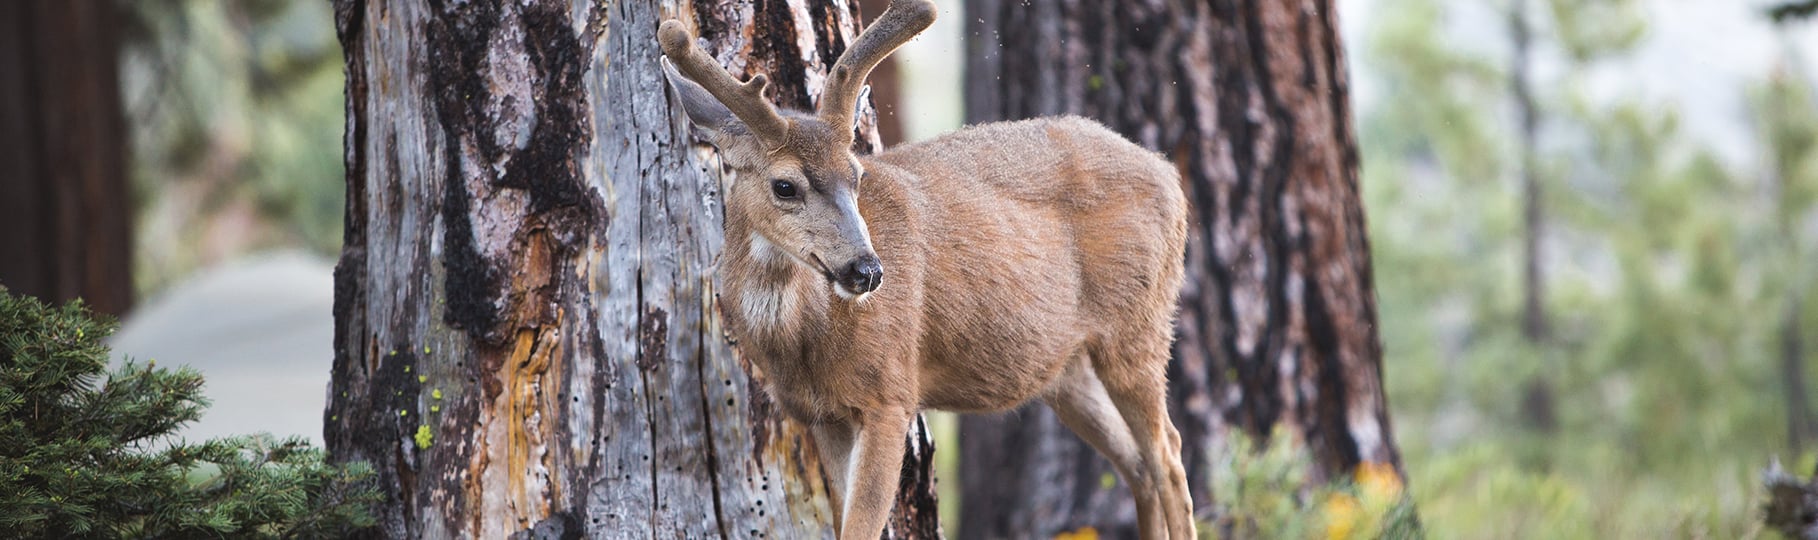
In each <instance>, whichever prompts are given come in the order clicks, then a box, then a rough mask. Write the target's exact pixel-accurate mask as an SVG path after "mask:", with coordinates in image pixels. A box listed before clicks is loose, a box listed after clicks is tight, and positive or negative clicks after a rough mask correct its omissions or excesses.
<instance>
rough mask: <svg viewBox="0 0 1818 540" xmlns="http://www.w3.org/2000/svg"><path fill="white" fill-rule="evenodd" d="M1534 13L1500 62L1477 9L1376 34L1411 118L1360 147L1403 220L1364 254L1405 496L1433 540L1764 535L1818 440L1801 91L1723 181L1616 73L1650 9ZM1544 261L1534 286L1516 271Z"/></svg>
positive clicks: (1389, 222) (1553, 2)
mask: <svg viewBox="0 0 1818 540" xmlns="http://www.w3.org/2000/svg"><path fill="white" fill-rule="evenodd" d="M1527 3H1528V4H1532V5H1530V6H1528V7H1527V8H1526V9H1528V18H1527V20H1526V24H1525V25H1524V24H1522V23H1515V24H1511V25H1510V35H1509V36H1507V39H1508V41H1509V43H1510V44H1509V46H1507V47H1506V48H1500V50H1501V51H1505V52H1502V53H1501V54H1499V53H1498V49H1499V48H1498V47H1483V48H1474V47H1469V46H1467V47H1461V46H1459V41H1458V40H1457V39H1456V36H1455V35H1454V34H1452V33H1449V31H1448V28H1455V27H1456V26H1457V25H1458V21H1460V20H1461V19H1462V20H1468V19H1470V18H1471V17H1473V16H1482V13H1473V11H1474V10H1480V9H1484V8H1483V7H1481V6H1464V5H1460V4H1453V3H1445V2H1433V1H1431V0H1393V1H1389V2H1385V6H1384V7H1385V8H1387V9H1389V11H1391V12H1394V13H1396V14H1397V16H1395V17H1379V18H1378V19H1377V21H1378V23H1377V24H1376V26H1375V27H1374V28H1373V29H1372V30H1371V32H1370V34H1369V35H1368V37H1366V38H1365V39H1366V40H1367V42H1368V45H1366V46H1367V47H1368V48H1369V49H1368V50H1369V51H1370V52H1369V54H1368V60H1367V61H1368V62H1369V63H1370V64H1371V65H1373V66H1376V67H1378V68H1379V69H1378V70H1377V71H1375V74H1376V75H1377V76H1378V77H1380V79H1379V80H1380V82H1381V84H1383V85H1384V87H1385V88H1384V92H1385V93H1387V94H1390V95H1407V96H1419V99H1389V100H1383V101H1381V102H1379V103H1378V104H1377V106H1376V107H1374V108H1373V109H1366V110H1370V113H1369V114H1367V115H1366V116H1365V118H1364V119H1363V128H1362V131H1363V133H1362V135H1361V136H1360V139H1361V140H1362V142H1363V147H1364V151H1365V160H1364V161H1365V163H1366V166H1365V167H1364V170H1365V182H1364V184H1365V186H1366V190H1367V193H1368V200H1369V203H1370V206H1371V207H1372V208H1375V209H1392V210H1385V211H1378V212H1374V213H1372V217H1373V218H1375V219H1374V220H1373V221H1372V222H1371V225H1372V231H1371V232H1372V237H1373V238H1374V239H1375V240H1376V241H1377V242H1376V244H1375V246H1376V253H1377V262H1378V264H1379V265H1380V266H1379V267H1380V268H1381V271H1380V273H1379V274H1378V275H1379V276H1380V277H1381V279H1380V280H1379V284H1380V287H1381V290H1380V291H1381V298H1382V306H1383V313H1384V315H1383V320H1384V329H1383V332H1384V336H1385V341H1386V342H1387V343H1386V344H1385V347H1386V348H1387V349H1388V350H1389V351H1391V352H1390V355H1391V357H1392V358H1395V359H1396V360H1395V361H1393V362H1390V363H1389V364H1390V367H1389V371H1390V373H1391V376H1390V377H1389V381H1390V382H1389V387H1390V392H1389V393H1390V395H1391V396H1392V398H1393V399H1394V401H1393V403H1394V405H1395V412H1396V414H1397V415H1398V417H1399V419H1400V420H1402V421H1401V422H1398V424H1399V425H1400V426H1402V427H1403V430H1402V432H1403V436H1404V446H1403V448H1404V449H1406V451H1407V460H1408V462H1409V463H1413V464H1417V465H1413V466H1411V467H1410V474H1411V476H1412V483H1411V486H1410V489H1411V490H1412V492H1413V493H1414V494H1415V496H1416V498H1417V499H1418V500H1419V503H1420V504H1419V506H1420V507H1421V508H1422V510H1423V515H1424V516H1427V517H1428V518H1430V519H1429V524H1430V525H1431V526H1432V529H1433V530H1435V531H1465V532H1472V533H1473V534H1474V535H1476V536H1481V537H1509V536H1514V537H1521V536H1528V535H1535V534H1543V533H1544V534H1545V535H1547V536H1554V537H1661V536H1688V535H1689V536H1717V537H1738V536H1745V535H1748V534H1758V532H1755V533H1751V531H1756V530H1757V529H1755V527H1756V525H1755V524H1754V518H1755V512H1754V505H1755V504H1756V502H1757V501H1758V496H1759V492H1758V488H1757V487H1756V486H1755V483H1754V478H1755V472H1756V471H1757V470H1758V469H1759V467H1760V466H1762V464H1763V463H1765V457H1764V456H1765V455H1767V454H1768V453H1770V452H1776V451H1784V450H1785V449H1788V448H1789V446H1788V445H1789V444H1790V448H1791V449H1793V450H1794V451H1795V452H1797V451H1798V450H1799V449H1800V448H1801V446H1800V445H1799V443H1798V441H1800V440H1802V439H1804V438H1806V437H1809V435H1807V433H1809V429H1810V428H1809V425H1810V420H1809V414H1810V413H1809V411H1808V410H1807V409H1808V407H1809V405H1808V404H1807V403H1806V401H1807V398H1806V397H1804V392H1805V391H1804V390H1803V388H1804V384H1803V381H1805V380H1808V379H1809V377H1810V376H1811V374H1810V373H1809V371H1808V370H1807V367H1806V366H1805V365H1804V363H1803V360H1802V358H1801V356H1800V355H1802V354H1804V353H1803V352H1802V351H1800V347H1799V346H1798V344H1799V343H1800V342H1801V340H1802V339H1804V336H1808V335H1810V334H1811V333H1812V330H1811V329H1812V327H1813V326H1812V324H1811V321H1810V320H1808V319H1807V318H1806V316H1805V315H1804V314H1803V312H1801V311H1800V310H1799V307H1798V306H1799V305H1800V301H1799V298H1800V296H1802V295H1803V294H1804V293H1803V291H1804V290H1807V289H1809V288H1810V284H1811V282H1812V281H1813V279H1814V273H1813V272H1811V271H1810V270H1809V268H1810V263H1811V259H1810V255H1809V253H1808V252H1809V249H1810V248H1809V247H1808V246H1810V245H1812V240H1811V237H1810V236H1808V235H1809V233H1810V231H1811V229H1812V226H1813V219H1814V214H1813V208H1812V205H1811V204H1809V202H1801V201H1800V200H1799V197H1798V196H1797V194H1798V193H1800V192H1801V191H1802V190H1809V189H1810V188H1809V187H1807V186H1809V184H1810V182H1811V178H1812V173H1811V171H1810V170H1809V169H1804V170H1800V169H1798V167H1803V166H1804V165H1802V164H1803V163H1804V162H1805V161H1808V160H1809V158H1807V157H1806V155H1808V154H1809V152H1810V147H1811V143H1810V140H1809V139H1810V135H1809V134H1801V133H1800V131H1801V128H1794V127H1792V126H1807V127H1806V128H1805V129H1809V126H1811V125H1812V124H1810V122H1811V120H1809V119H1808V117H1803V116H1802V115H1806V114H1810V113H1809V112H1808V111H1810V110H1811V100H1810V96H1809V95H1808V94H1806V91H1805V90H1804V89H1805V88H1808V87H1809V84H1810V83H1809V81H1808V80H1807V79H1805V78H1803V77H1799V76H1791V75H1782V76H1777V77H1775V78H1773V80H1772V81H1771V82H1769V83H1768V84H1767V85H1766V86H1765V87H1764V88H1763V89H1761V90H1757V91H1755V92H1754V93H1755V94H1756V97H1755V98H1754V99H1753V101H1754V103H1755V105H1754V107H1753V109H1754V111H1753V112H1752V113H1751V114H1750V115H1749V116H1750V117H1752V118H1753V119H1754V120H1753V121H1754V123H1755V124H1756V125H1757V126H1758V129H1757V130H1756V131H1757V132H1758V136H1759V144H1761V145H1762V147H1763V148H1764V150H1763V151H1762V152H1761V153H1760V154H1759V155H1756V156H1748V157H1749V158H1751V160H1750V161H1752V162H1750V161H1744V162H1742V163H1736V162H1733V161H1730V160H1725V159H1723V158H1722V157H1720V156H1718V155H1717V154H1716V152H1715V151H1714V150H1713V149H1711V148H1708V147H1707V146H1706V145H1707V144H1708V139H1707V138H1703V137H1699V136H1696V134H1693V135H1688V134H1687V133H1686V132H1685V131H1684V129H1682V128H1681V120H1680V116H1679V114H1678V112H1677V105H1676V104H1674V103H1671V102H1664V101H1658V100H1649V99H1646V98H1640V97H1636V96H1637V95H1638V94H1640V93H1639V92H1635V91H1634V90H1635V89H1636V86H1637V85H1638V84H1639V83H1638V82H1636V81H1626V80H1621V79H1612V78H1611V77H1610V76H1609V71H1608V70H1606V69H1604V66H1602V65H1600V64H1604V63H1611V62H1620V61H1623V60H1625V56H1626V55H1628V54H1629V53H1630V51H1632V50H1633V49H1634V48H1635V47H1636V46H1637V44H1638V42H1639V41H1640V40H1641V38H1642V37H1644V36H1647V35H1648V29H1647V22H1646V13H1645V10H1643V9H1642V8H1643V6H1644V5H1645V4H1643V3H1640V2H1620V3H1609V2H1576V1H1569V0H1550V1H1545V2H1527ZM1520 4H1521V2H1520V1H1519V0H1515V3H1505V4H1503V7H1502V8H1501V9H1502V10H1503V12H1504V13H1509V12H1510V11H1509V10H1511V9H1516V8H1515V7H1513V6H1519V5H1520ZM1467 24H1468V23H1467ZM1524 26H1525V27H1526V30H1527V32H1528V33H1529V34H1530V39H1531V40H1532V41H1531V42H1530V43H1529V44H1527V45H1523V44H1522V41H1523V40H1522V39H1521V38H1520V36H1519V34H1520V33H1521V29H1522V28H1523V27H1524ZM1476 35H1477V36H1479V37H1480V38H1485V39H1489V38H1488V37H1486V36H1483V34H1476ZM1481 42H1482V40H1478V41H1477V43H1481ZM1524 51H1526V52H1524ZM1523 54H1538V55H1545V56H1548V57H1551V58H1550V60H1548V61H1547V62H1546V64H1547V65H1548V66H1549V70H1548V71H1547V72H1545V73H1542V74H1538V75H1536V74H1534V73H1533V71H1535V70H1533V68H1532V66H1524V64H1523V62H1521V61H1520V60H1519V58H1521V57H1522V55H1523ZM1507 58H1515V59H1517V60H1512V61H1509V62H1507V63H1504V62H1503V61H1502V60H1499V59H1507ZM1499 64H1500V65H1507V66H1509V67H1508V68H1506V69H1505V68H1500V66H1499ZM1523 77H1535V78H1537V79H1539V80H1538V81H1531V82H1528V83H1527V84H1525V85H1523V84H1520V83H1517V82H1516V81H1520V80H1521V79H1522V78H1523ZM1523 86H1526V90H1527V91H1526V92H1524V89H1523ZM1504 89H1507V91H1504ZM1530 111H1531V114H1532V115H1533V117H1534V118H1535V119H1536V121H1535V122H1534V124H1533V125H1534V126H1535V127H1534V128H1532V133H1534V134H1535V135H1534V136H1533V137H1526V136H1523V134H1524V133H1525V132H1527V130H1528V128H1527V127H1526V126H1527V125H1528V124H1527V122H1525V121H1524V117H1526V116H1527V113H1528V112H1530ZM1742 112H1745V113H1747V112H1749V111H1742ZM1528 171H1531V172H1528ZM1536 191H1538V192H1539V194H1540V195H1538V196H1535V192H1536ZM1808 200H1809V199H1808ZM1527 204H1532V205H1539V206H1540V207H1541V208H1545V209H1546V212H1545V213H1544V214H1543V215H1546V216H1549V219H1548V221H1546V222H1545V227H1542V228H1540V232H1539V234H1538V236H1532V232H1531V231H1532V230H1533V228H1534V227H1533V222H1532V221H1530V220H1531V218H1532V216H1533V214H1531V213H1530V212H1529V211H1528V209H1527V208H1523V205H1527ZM1530 238H1532V239H1534V241H1536V242H1538V243H1540V244H1541V246H1542V247H1541V248H1540V249H1539V250H1537V251H1536V250H1529V249H1524V248H1523V243H1524V242H1525V241H1528V239H1530ZM1537 255H1538V256H1539V257H1540V258H1541V261H1543V262H1542V264H1540V265H1539V266H1540V267H1541V268H1542V271H1543V272H1544V273H1545V274H1544V278H1545V280H1546V283H1547V286H1546V287H1544V288H1542V287H1531V285H1532V283H1533V282H1532V281H1530V280H1529V278H1528V276H1524V275H1522V273H1523V271H1524V270H1525V269H1527V268H1532V267H1533V266H1532V265H1530V261H1532V257H1535V256H1537ZM1529 295H1537V297H1534V296H1529ZM1530 298H1531V299H1532V300H1531V301H1530ZM1534 304H1539V305H1541V306H1543V307H1544V309H1545V310H1546V311H1547V312H1550V313H1549V314H1548V315H1550V316H1549V317H1547V320H1545V322H1546V323H1548V324H1546V325H1544V326H1543V327H1542V328H1547V329H1551V330H1552V331H1551V332H1544V333H1535V332H1532V331H1531V330H1530V328H1528V323H1529V319H1528V318H1529V316H1530V315H1528V314H1529V313H1531V311H1529V310H1530V309H1531V307H1530V306H1532V305H1534ZM1536 336H1540V337H1542V338H1543V339H1535V337H1536ZM1776 379H1780V380H1776ZM1523 380H1526V381H1540V382H1539V384H1538V385H1529V386H1527V387H1526V388H1524V387H1523V386H1522V385H1518V384H1510V383H1511V381H1523ZM1537 386H1538V387H1539V388H1543V389H1545V390H1544V393H1543V394H1542V396H1543V398H1544V401H1538V400H1537V399H1536V394H1535V393H1534V392H1533V389H1534V388H1536V387H1537ZM1782 388H1785V389H1786V391H1785V395H1786V396H1787V399H1785V400H1781V399H1774V398H1772V397H1771V396H1772V395H1773V394H1764V393H1762V391H1763V390H1764V389H1775V390H1779V389H1782ZM1537 406H1538V407H1542V408H1544V410H1545V412H1537V410H1536V408H1537ZM1509 426H1523V427H1521V428H1519V429H1511V428H1510V427H1509ZM1789 431H1790V432H1791V433H1788V432H1789ZM1789 436H1790V438H1789ZM1807 459H1809V458H1807ZM1466 536H1467V537H1471V535H1466Z"/></svg>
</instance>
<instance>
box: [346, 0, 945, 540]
mask: <svg viewBox="0 0 1818 540" xmlns="http://www.w3.org/2000/svg"><path fill="white" fill-rule="evenodd" d="M672 9H674V8H673V7H662V6H659V4H658V3H656V2H640V1H632V2H589V1H582V0H527V1H510V2H506V1H499V0H469V1H464V2H456V1H434V0H417V1H396V2H367V1H363V0H337V1H336V3H335V10H336V17H337V21H336V23H337V28H338V30H339V32H340V36H341V42H342V45H343V48H344V51H345V54H346V70H347V134H346V162H347V220H346V240H345V247H344V249H343V252H342V255H341V260H340V264H339V265H338V266H337V268H336V275H335V362H334V378H333V383H332V388H331V389H330V400H329V401H330V403H329V406H328V410H327V411H326V413H325V420H326V423H327V425H326V428H325V433H324V436H325V439H326V441H327V444H328V447H329V449H330V451H331V452H332V453H333V455H334V456H335V458H336V459H339V460H365V461H368V462H371V463H372V464H373V465H374V466H375V467H376V468H377V469H378V471H379V475H380V477H381V480H382V485H383V486H384V487H385V489H386V495H387V497H388V504H386V505H385V506H384V508H383V512H382V515H381V518H382V519H381V525H382V526H381V528H380V529H379V530H378V531H377V532H376V534H377V536H383V537H390V538H508V537H515V536H514V535H519V534H528V535H529V536H531V537H536V538H544V537H548V538H569V537H578V536H587V537H594V538H652V537H654V538H706V537H718V538H766V537H768V538H824V537H830V536H831V534H832V527H831V523H830V521H831V518H832V512H831V509H830V508H829V507H828V505H827V495H826V494H827V489H826V486H825V482H826V480H825V479H824V476H823V474H822V472H821V470H820V464H819V461H818V458H817V457H816V452H815V449H814V446H813V444H812V443H810V442H809V438H808V437H806V436H805V428H803V427H802V426H800V425H798V424H796V423H794V422H792V421H787V420H785V419H783V418H782V417H781V412H780V410H779V409H777V408H776V407H774V406H773V405H772V404H771V403H770V401H769V400H768V399H766V398H765V396H764V394H763V392H762V391H761V390H760V388H761V386H762V383H761V379H760V378H759V376H756V375H753V374H751V372H750V369H749V365H748V364H746V363H745V362H743V361H742V360H740V359H739V357H738V356H737V355H736V354H735V350H734V348H733V345H732V344H731V343H730V342H729V340H728V339H726V336H725V335H724V333H723V331H722V327H721V324H720V319H719V317H718V315H717V313H716V309H717V308H716V307H715V297H716V294H717V288H716V286H715V282H714V279H713V276H712V271H713V267H714V258H715V257H716V256H717V254H718V253H719V251H720V246H721V241H722V240H721V237H720V234H721V218H722V216H721V214H720V212H721V208H722V207H721V205H720V204H719V201H718V195H719V193H721V191H722V186H721V184H720V174H719V165H718V164H717V163H718V162H717V160H716V159H715V158H714V157H713V156H712V152H711V150H710V149H709V148H707V147H706V146H704V145H700V144H695V143H693V142H692V141H691V140H690V139H689V135H688V130H687V129H686V126H685V125H684V124H683V123H682V120H681V118H682V117H681V115H680V114H679V113H678V112H676V111H672V110H671V108H670V105H669V103H668V100H667V98H666V97H665V93H664V92H665V89H664V82H663V78H662V77H663V76H662V72H661V70H660V69H659V66H658V63H657V59H658V57H659V56H660V55H659V52H658V47H657V40H656V29H657V24H658V22H659V21H660V20H661V19H663V18H665V17H675V16H679V17H680V18H682V19H684V20H686V21H689V22H691V23H693V24H694V25H695V26H696V27H697V28H698V34H699V35H700V36H702V39H703V42H704V45H705V46H706V48H707V49H708V50H709V51H712V52H713V53H714V54H716V55H717V56H718V58H719V59H720V60H721V61H722V62H723V63H725V64H727V65H729V66H730V67H731V69H732V70H733V71H734V72H740V73H741V74H754V73H760V72H762V73H768V74H769V75H770V77H771V80H772V81H774V83H773V86H772V88H773V89H774V90H775V94H776V99H777V100H778V101H779V102H781V103H782V104H784V105H786V106H794V107H798V108H806V107H807V106H808V105H809V104H810V99H811V96H810V90H809V82H810V81H811V80H818V78H817V77H811V76H810V75H811V74H814V73H822V72H823V71H824V69H825V67H826V66H827V65H828V64H829V63H830V62H831V60H832V59H834V58H836V57H837V55H838V53H839V52H840V51H839V50H829V49H842V48H843V47H844V46H845V45H844V44H845V43H847V42H848V41H849V40H850V39H851V38H852V37H853V36H854V34H855V23H854V20H855V19H854V15H853V13H852V8H851V5H850V4H848V3H830V2H809V3H806V5H804V3H793V4H792V3H782V2H758V3H756V4H755V5H753V4H748V3H732V2H727V3H723V4H721V3H713V2H704V1H703V2H696V3H694V4H692V7H690V8H688V11H686V12H684V13H679V14H677V13H674V12H673V11H671V10H672ZM803 25H806V27H804V26H803ZM810 46H812V48H811V49H809V50H804V48H805V47H810ZM872 140H873V141H874V140H875V138H872ZM916 443H917V444H914V445H912V446H910V447H909V448H908V451H909V453H910V456H909V459H908V461H907V466H906V467H905V469H906V473H907V474H905V477H904V481H903V483H904V490H903V491H902V495H901V497H900V504H899V505H898V507H897V509H896V512H895V516H896V521H895V522H894V523H893V524H892V526H891V527H892V528H891V534H892V535H893V536H895V537H899V538H915V537H929V536H933V535H935V534H937V523H936V516H935V511H934V508H935V507H934V500H933V489H932V480H931V479H930V477H929V467H930V466H931V464H932V460H931V459H930V452H931V449H930V447H929V446H928V445H927V442H926V438H925V434H919V433H918V436H917V438H916Z"/></svg>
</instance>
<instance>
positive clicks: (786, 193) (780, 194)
mask: <svg viewBox="0 0 1818 540" xmlns="http://www.w3.org/2000/svg"><path fill="white" fill-rule="evenodd" d="M770 193H771V194H773V195H776V198H778V199H794V198H795V197H796V196H797V195H799V194H798V193H796V191H795V182H790V181H788V180H771V181H770Z"/></svg>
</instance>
